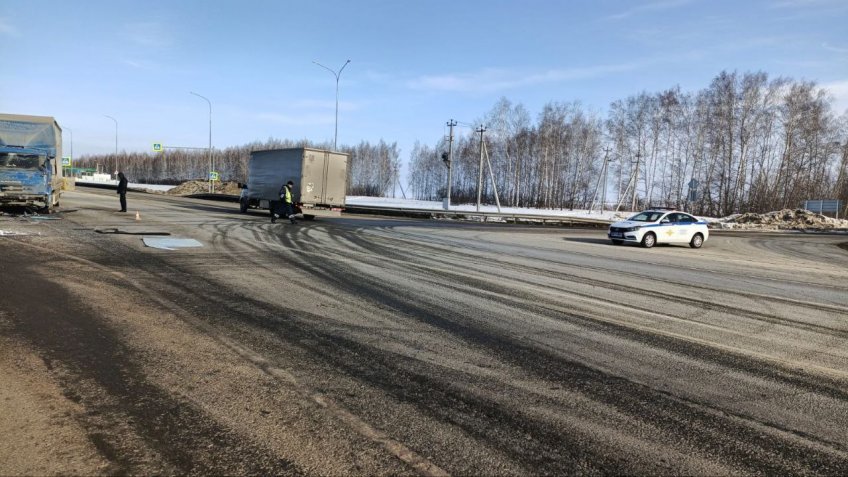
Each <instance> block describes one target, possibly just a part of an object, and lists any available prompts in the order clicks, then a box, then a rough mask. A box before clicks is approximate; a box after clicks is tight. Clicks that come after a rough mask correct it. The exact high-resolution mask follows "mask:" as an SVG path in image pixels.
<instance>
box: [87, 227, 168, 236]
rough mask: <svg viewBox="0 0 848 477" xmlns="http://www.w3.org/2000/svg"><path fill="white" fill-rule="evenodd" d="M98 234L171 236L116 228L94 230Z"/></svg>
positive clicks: (165, 233) (164, 233)
mask: <svg viewBox="0 0 848 477" xmlns="http://www.w3.org/2000/svg"><path fill="white" fill-rule="evenodd" d="M94 231H95V232H97V233H99V234H121V235H171V232H150V231H147V232H131V231H129V230H121V229H117V228H106V229H94Z"/></svg>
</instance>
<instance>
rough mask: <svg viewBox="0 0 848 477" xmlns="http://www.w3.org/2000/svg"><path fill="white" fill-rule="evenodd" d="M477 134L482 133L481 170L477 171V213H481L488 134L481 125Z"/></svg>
mask: <svg viewBox="0 0 848 477" xmlns="http://www.w3.org/2000/svg"><path fill="white" fill-rule="evenodd" d="M477 132H478V133H480V169H479V170H478V171H477V212H480V199H481V198H482V194H483V133H484V132H486V128H484V127H483V125H482V124H481V125H480V129H478V130H477Z"/></svg>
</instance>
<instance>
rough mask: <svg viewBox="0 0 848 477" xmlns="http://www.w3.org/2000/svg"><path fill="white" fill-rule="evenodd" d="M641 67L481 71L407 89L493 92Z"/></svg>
mask: <svg viewBox="0 0 848 477" xmlns="http://www.w3.org/2000/svg"><path fill="white" fill-rule="evenodd" d="M641 66H643V65H642V64H639V63H622V64H613V65H599V66H589V67H584V68H566V69H556V70H548V71H542V72H536V73H522V72H516V71H512V70H504V69H497V68H486V69H484V70H481V71H478V72H473V73H465V74H446V75H436V76H421V77H419V78H415V79H413V80H410V81H408V82H407V86H408V87H409V88H411V89H416V90H424V91H452V92H479V93H492V92H497V91H503V90H508V89H514V88H518V87H523V86H532V85H537V84H544V83H559V82H563V81H571V80H579V79H588V78H597V77H600V76H605V75H608V74H610V73H620V72H623V71H630V70H634V69H637V68H640V67H641Z"/></svg>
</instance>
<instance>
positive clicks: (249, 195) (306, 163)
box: [240, 147, 349, 219]
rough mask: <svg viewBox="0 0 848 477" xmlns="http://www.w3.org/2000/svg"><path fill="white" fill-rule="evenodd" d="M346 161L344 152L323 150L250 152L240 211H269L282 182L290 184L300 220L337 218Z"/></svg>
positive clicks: (344, 189) (342, 202) (344, 186)
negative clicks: (256, 209) (320, 217)
mask: <svg viewBox="0 0 848 477" xmlns="http://www.w3.org/2000/svg"><path fill="white" fill-rule="evenodd" d="M348 161H349V155H348V154H346V153H342V152H334V151H326V150H323V149H312V148H304V147H299V148H288V149H271V150H265V151H253V152H252V153H250V162H249V163H248V167H247V176H248V177H247V184H245V187H243V188H242V192H241V197H240V204H241V211H242V212H246V211H247V210H248V208H260V209H270V208H271V206H272V205H274V204H276V203H277V202H278V201H280V191H281V189H282V188H283V186H284V185H285V184H286V182H288V181H292V182H293V183H294V187H293V190H292V192H293V195H294V197H293V200H294V202H295V209H296V211H298V212H300V213H302V214H303V216H304V218H307V219H310V218H313V217H315V216H338V215H341V211H342V210H344V207H345V196H346V194H347V166H348ZM298 209H299V210H298Z"/></svg>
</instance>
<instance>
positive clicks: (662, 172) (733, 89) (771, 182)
mask: <svg viewBox="0 0 848 477" xmlns="http://www.w3.org/2000/svg"><path fill="white" fill-rule="evenodd" d="M479 124H485V125H486V126H488V129H487V132H486V134H485V135H484V140H485V141H486V148H487V150H488V152H489V154H490V157H491V160H492V168H493V172H494V177H495V184H496V186H497V190H498V191H500V192H501V196H500V199H501V203H502V204H504V205H507V206H522V207H542V208H588V207H589V206H590V204H591V203H592V201H593V199H596V196H599V195H600V194H598V192H599V191H597V190H596V184H599V183H603V182H602V181H599V179H601V178H600V177H599V174H600V171H601V169H602V167H601V166H602V163H603V158H604V154H605V150H608V151H609V156H608V159H609V172H608V181H607V183H608V186H607V197H608V198H611V199H608V201H609V202H613V203H611V204H609V205H612V206H615V207H617V208H619V209H624V210H628V209H630V208H636V209H639V208H645V207H649V206H666V207H677V208H681V209H686V210H689V211H691V212H693V213H698V214H704V215H712V216H723V215H729V214H732V213H738V212H747V211H751V212H766V211H771V210H777V209H782V208H796V207H801V206H802V205H803V201H804V200H815V199H839V200H842V201H843V203H848V112H846V111H835V108H834V106H833V100H832V99H830V98H829V96H828V92H827V91H826V90H824V89H823V88H821V87H819V86H817V85H816V84H815V83H813V82H808V81H795V80H792V79H788V78H774V79H770V78H769V77H768V75H767V74H766V73H763V72H756V73H742V74H740V73H737V72H727V71H723V72H721V73H719V74H718V75H717V76H716V77H715V78H713V80H712V81H711V82H710V84H709V86H707V87H706V88H704V89H703V90H700V91H696V92H684V91H681V90H680V88H679V87H674V88H670V89H667V90H665V91H660V92H658V93H647V92H642V93H639V94H636V95H634V96H631V97H628V98H625V99H621V100H617V101H614V102H613V103H612V104H611V105H610V107H609V109H608V112H607V114H606V117H605V118H601V117H599V116H598V115H597V114H595V113H592V112H590V111H588V110H587V109H586V108H583V107H582V106H581V105H580V104H579V103H558V102H550V103H548V104H546V105H545V106H544V107H543V108H542V112H541V113H540V114H539V115H538V116H537V118H536V121H535V123H532V122H531V120H530V115H529V114H528V113H527V111H526V109H525V108H524V107H523V106H522V105H520V104H518V105H515V104H512V103H511V102H510V101H509V100H507V99H506V98H501V99H500V100H499V101H497V102H496V103H495V105H494V107H493V108H492V110H491V111H490V112H489V113H487V114H485V115H484V119H483V120H482V121H480V122H479ZM444 151H447V144H446V142H445V141H444V140H440V141H439V142H438V143H437V144H436V145H435V146H434V147H432V148H430V147H428V146H422V145H420V144H418V145H417V146H416V148H415V151H413V154H412V155H411V156H410V171H411V172H410V175H409V183H410V190H411V191H412V194H413V195H414V197H415V198H417V199H428V200H433V199H439V198H441V197H443V196H444V193H445V189H446V186H447V183H446V181H447V170H446V168H445V167H444V165H443V164H442V161H441V159H440V158H441V153H442V152H444ZM478 173H479V135H478V134H476V133H473V132H472V130H471V129H470V128H466V129H465V130H464V131H462V130H461V133H460V134H459V136H458V137H457V139H456V142H455V144H454V164H453V183H452V185H451V188H452V202H453V203H461V202H468V203H473V202H475V201H476V193H477V174H478ZM484 174H485V172H484ZM484 177H487V176H485V175H484ZM482 196H483V198H484V201H485V202H486V203H489V204H492V203H494V196H493V191H492V188H491V186H490V185H489V181H484V186H483V190H482Z"/></svg>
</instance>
